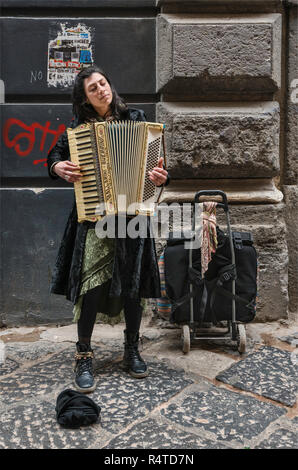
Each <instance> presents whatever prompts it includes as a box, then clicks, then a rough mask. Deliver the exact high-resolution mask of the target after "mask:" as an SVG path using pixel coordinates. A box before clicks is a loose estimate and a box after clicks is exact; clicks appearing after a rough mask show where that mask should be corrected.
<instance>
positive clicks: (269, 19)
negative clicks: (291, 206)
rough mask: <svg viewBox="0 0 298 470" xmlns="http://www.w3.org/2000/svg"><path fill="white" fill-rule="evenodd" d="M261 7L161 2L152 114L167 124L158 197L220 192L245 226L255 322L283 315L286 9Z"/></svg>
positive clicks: (253, 4) (285, 281)
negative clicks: (255, 278)
mask: <svg viewBox="0 0 298 470" xmlns="http://www.w3.org/2000/svg"><path fill="white" fill-rule="evenodd" d="M265 3H266V8H265V9H263V11H262V12H260V11H261V10H260V8H261V3H260V2H259V1H258V0H255V1H253V2H249V6H247V3H246V7H245V8H244V7H243V2H241V1H239V0H238V1H236V0H235V1H233V0H225V1H224V0H218V1H216V2H215V1H213V0H211V1H209V2H204V1H200V0H197V1H195V0H192V1H188V0H186V1H185V2H181V1H179V0H176V1H174V0H160V1H159V5H160V6H161V7H162V11H161V14H160V15H159V16H158V18H157V91H159V93H161V101H160V103H158V105H157V120H158V121H160V122H164V123H165V124H166V131H165V135H166V147H167V162H168V168H169V171H170V173H171V176H172V182H171V185H170V186H169V187H168V188H167V190H166V191H165V193H164V199H163V200H164V201H168V202H172V201H174V200H178V201H180V202H182V201H189V200H192V198H193V196H194V193H195V192H196V191H198V190H200V189H208V188H209V189H223V190H225V192H226V193H227V195H228V199H229V202H230V212H231V219H232V225H233V228H234V229H236V228H237V229H238V230H243V231H246V230H249V231H252V232H253V234H254V238H255V244H256V248H257V251H258V253H259V301H258V311H257V320H258V321H270V320H271V321H273V320H277V319H279V318H287V316H288V245H287V239H286V226H285V212H286V207H285V204H284V202H283V193H282V192H281V188H280V187H279V186H277V184H278V181H279V180H280V177H281V158H282V157H281V155H283V152H281V146H282V145H283V140H282V139H280V133H281V129H282V127H281V125H280V108H281V106H282V104H283V99H282V98H283V93H284V90H283V79H282V74H281V68H282V67H281V58H282V53H283V51H282V47H284V46H283V44H282V28H283V15H284V12H283V9H282V4H281V2H279V1H270V2H265ZM263 6H264V2H263ZM217 7H219V8H217ZM219 11H220V13H219ZM227 13H228V14H227ZM218 221H219V222H220V223H221V222H223V219H222V217H221V215H220V211H218Z"/></svg>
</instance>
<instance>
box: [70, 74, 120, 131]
mask: <svg viewBox="0 0 298 470" xmlns="http://www.w3.org/2000/svg"><path fill="white" fill-rule="evenodd" d="M93 73H100V74H101V75H103V76H104V77H105V79H106V80H107V82H108V83H109V85H110V87H111V91H112V94H113V99H112V102H111V104H110V109H111V116H110V117H109V118H110V119H121V115H122V114H123V113H124V112H125V111H126V110H127V105H126V103H125V102H124V101H123V99H122V98H120V96H119V95H118V93H117V91H116V90H115V88H114V86H113V84H112V83H111V81H110V79H109V78H108V76H107V75H106V73H105V72H104V71H103V70H102V69H101V68H99V67H97V65H92V66H91V67H86V68H84V69H83V70H81V72H80V73H78V75H77V76H76V79H75V83H74V87H73V91H72V111H73V114H74V116H75V117H76V118H78V119H79V121H80V122H88V121H94V120H95V119H96V118H97V117H98V115H97V113H96V111H95V109H94V108H93V106H92V105H91V104H88V103H87V102H86V95H85V90H84V79H85V78H88V77H90V76H91V75H92V74H93Z"/></svg>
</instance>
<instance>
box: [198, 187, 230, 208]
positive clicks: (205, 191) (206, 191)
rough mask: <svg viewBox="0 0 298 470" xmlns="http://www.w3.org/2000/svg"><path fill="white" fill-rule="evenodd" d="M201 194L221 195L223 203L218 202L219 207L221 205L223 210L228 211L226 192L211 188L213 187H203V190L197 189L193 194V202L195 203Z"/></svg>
mask: <svg viewBox="0 0 298 470" xmlns="http://www.w3.org/2000/svg"><path fill="white" fill-rule="evenodd" d="M201 196H221V198H222V200H223V203H219V205H220V206H221V207H223V209H224V211H225V212H228V210H229V206H228V198H227V195H226V193H224V192H223V191H220V190H213V189H205V190H203V191H198V192H197V193H196V194H195V199H194V202H195V204H196V203H197V202H198V201H199V199H200V197H201Z"/></svg>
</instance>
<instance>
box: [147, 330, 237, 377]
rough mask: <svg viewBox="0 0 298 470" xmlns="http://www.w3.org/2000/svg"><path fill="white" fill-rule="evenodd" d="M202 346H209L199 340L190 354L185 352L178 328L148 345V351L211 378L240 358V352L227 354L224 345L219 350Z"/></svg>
mask: <svg viewBox="0 0 298 470" xmlns="http://www.w3.org/2000/svg"><path fill="white" fill-rule="evenodd" d="M202 346H204V347H208V345H207V344H206V342H205V343H204V344H202V341H198V342H197V344H193V345H192V347H191V349H190V351H189V353H188V354H184V353H183V352H182V346H181V331H180V330H176V331H170V332H169V334H168V335H167V336H166V337H164V338H162V339H160V340H159V341H155V342H153V343H151V344H149V345H147V346H146V353H147V354H150V355H151V356H152V357H155V358H156V359H167V360H168V361H170V363H171V364H172V365H173V367H178V368H183V369H184V370H185V371H186V372H191V373H194V374H197V375H200V376H202V377H206V378H209V379H214V378H215V377H216V375H217V374H218V373H219V372H221V371H222V370H225V369H226V368H227V367H229V366H230V365H231V364H234V362H235V361H236V360H239V354H238V353H237V354H235V356H233V355H231V354H225V353H224V352H223V351H222V349H220V348H221V346H222V345H220V346H219V347H218V349H217V352H214V351H208V350H207V349H202ZM213 347H214V346H213ZM215 349H216V346H215ZM218 351H219V352H220V353H218Z"/></svg>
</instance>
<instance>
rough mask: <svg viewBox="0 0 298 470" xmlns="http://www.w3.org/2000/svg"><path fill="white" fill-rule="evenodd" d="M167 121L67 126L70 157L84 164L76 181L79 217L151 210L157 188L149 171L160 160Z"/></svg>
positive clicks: (80, 218) (130, 213)
mask: <svg viewBox="0 0 298 470" xmlns="http://www.w3.org/2000/svg"><path fill="white" fill-rule="evenodd" d="M163 129H164V125H163V124H158V123H150V122H137V121H111V122H93V123H86V124H81V125H80V126H78V127H76V128H75V129H68V130H67V134H68V141H69V149H70V158H71V161H72V162H73V163H75V164H77V165H79V166H80V168H81V174H82V178H81V181H79V182H75V183H74V189H75V197H76V205H77V212H78V222H83V221H85V220H89V221H92V222H94V221H96V220H100V219H101V218H102V217H103V216H104V215H114V214H117V213H126V214H128V215H136V214H146V215H152V214H153V212H154V206H155V203H156V196H157V192H158V191H157V189H156V186H155V185H154V184H153V183H152V182H151V180H150V179H149V176H148V172H149V171H151V170H152V169H153V168H154V167H155V166H157V164H158V160H159V158H160V154H161V147H162V145H161V144H162V139H163Z"/></svg>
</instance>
